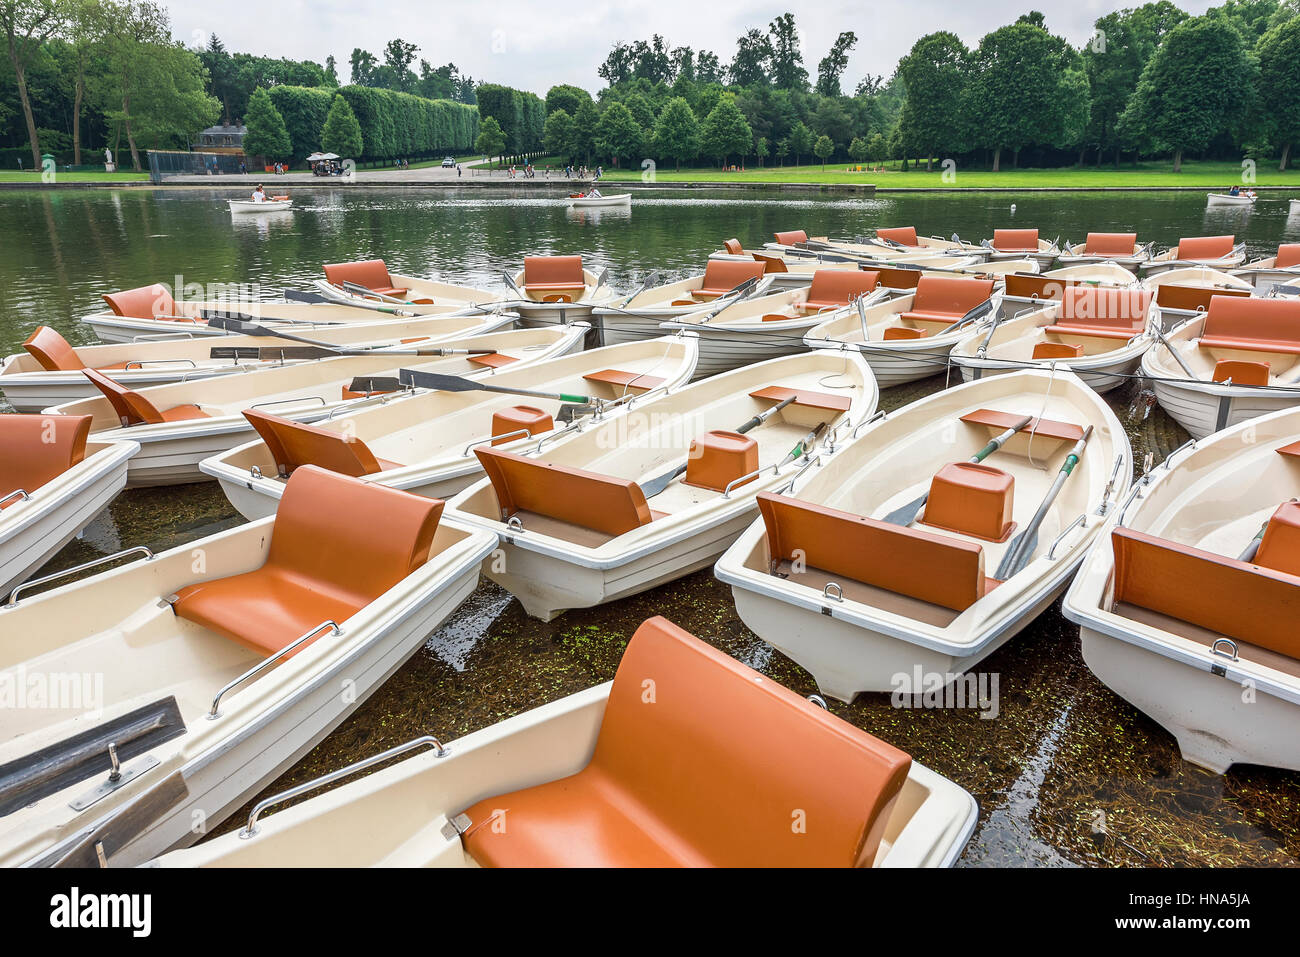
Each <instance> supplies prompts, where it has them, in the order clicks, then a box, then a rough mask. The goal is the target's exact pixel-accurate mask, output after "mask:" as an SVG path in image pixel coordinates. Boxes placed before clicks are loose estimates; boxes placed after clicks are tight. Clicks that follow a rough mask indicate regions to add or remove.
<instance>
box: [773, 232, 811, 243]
mask: <svg viewBox="0 0 1300 957" xmlns="http://www.w3.org/2000/svg"><path fill="white" fill-rule="evenodd" d="M776 242H777V245H778V246H793V245H794V244H795V243H806V242H808V234H807V233H806V232H804V231H803V230H802V229H792V230H789V231H788V232H784V233H777V234H776Z"/></svg>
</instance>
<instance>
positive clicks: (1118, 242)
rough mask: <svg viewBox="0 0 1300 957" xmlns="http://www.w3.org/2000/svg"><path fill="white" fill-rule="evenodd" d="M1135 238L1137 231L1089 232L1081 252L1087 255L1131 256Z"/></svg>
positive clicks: (1135, 243)
mask: <svg viewBox="0 0 1300 957" xmlns="http://www.w3.org/2000/svg"><path fill="white" fill-rule="evenodd" d="M1137 238H1138V236H1137V233H1089V234H1088V241H1087V242H1085V243H1084V244H1083V252H1084V254H1085V255H1088V256H1131V255H1133V248H1134V247H1135V246H1136V245H1137Z"/></svg>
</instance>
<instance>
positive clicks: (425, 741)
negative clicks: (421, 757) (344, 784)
mask: <svg viewBox="0 0 1300 957" xmlns="http://www.w3.org/2000/svg"><path fill="white" fill-rule="evenodd" d="M425 747H432V748H437V749H438V751H437V756H438V757H440V758H445V757H446V756H447V755H448V754H450V753H451V750H450V749H449V748H447V747H445V746H444V745H443V743H442V742H441V741H439V740H438V739H437V738H435V737H434V736H433V735H431V734H426V735H424V736H423V737H419V738H415V739H414V740H412V741H407V742H406V743H405V744H399V745H398V746H397V747H395V748H389V749H388V750H387V751H384V752H381V753H380V754H374V755H371V756H370V757H368V758H365V759H363V760H361V761H357V762H356V763H355V764H349V765H348V766H347V767H345V768H339V769H338V770H337V771H331V772H330V773H329V774H322V775H321V776H320V777H318V778H312V780H310V781H307V782H305V783H303V784H299V785H298V786H297V787H292V788H290V789H289V790H287V791H281V792H280V793H279V794H273V795H271V796H270V797H269V798H266V799H265V800H263V801H258V802H257V803H256V804H254V805H253V810H252V811H251V812H250V813H249V815H248V823H247V824H245V825H244V827H243V830H241V831H240V832H239V836H240V838H241V839H243V840H248V839H249V838H250V837H252V836H253V835H255V834H256V833H257V819H258V818H259V817H261V816H262V812H263V811H265V810H266V809H267V808H269V807H272V806H274V805H276V804H279V803H281V802H282V801H289V800H292V799H293V798H296V797H298V796H299V795H301V794H306V793H307V792H308V791H315V790H316V789H317V788H322V787H324V786H325V785H327V784H333V783H334V782H335V781H340V780H342V779H343V778H345V777H347V776H348V775H350V774H355V773H356V772H358V771H364V770H365V769H366V768H371V767H374V766H375V765H376V764H382V763H383V762H384V761H387V760H388V759H389V758H395V757H397V756H398V755H399V754H405V753H406V752H407V751H414V750H416V749H417V748H425Z"/></svg>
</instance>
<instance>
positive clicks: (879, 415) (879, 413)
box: [831, 409, 889, 439]
mask: <svg viewBox="0 0 1300 957" xmlns="http://www.w3.org/2000/svg"><path fill="white" fill-rule="evenodd" d="M888 416H889V413H888V412H886V411H885V410H884V409H877V410H876V411H875V412H873V413H871V417H870V418H867V419H864V420H863V421H861V422H859V423H858V424H857V425H855V426H854V427H853V431H852V432H851V433H850V435H849V438H852V439H856V438H857V437H858V430H859V429H864V428H866V427H867V426H868V425H870V424H871V423H872V422H876V421H878V420H880V419H884V418H887V417H888ZM838 429H839V426H838V425H837V426H835V428H833V429H831V435H834V434H835V433H836V431H838Z"/></svg>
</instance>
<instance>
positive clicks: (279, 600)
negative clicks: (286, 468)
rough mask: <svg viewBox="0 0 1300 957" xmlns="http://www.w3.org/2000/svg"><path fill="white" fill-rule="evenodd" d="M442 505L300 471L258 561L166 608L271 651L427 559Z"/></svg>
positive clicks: (340, 618)
mask: <svg viewBox="0 0 1300 957" xmlns="http://www.w3.org/2000/svg"><path fill="white" fill-rule="evenodd" d="M442 509H443V502H442V500H441V499H430V498H422V497H420V496H418V495H412V494H410V493H409V492H403V491H400V490H398V489H391V488H386V487H385V486H382V485H376V484H374V483H371V482H361V481H358V480H357V479H354V478H350V477H347V476H342V475H338V474H336V473H334V472H327V471H325V470H324V469H318V468H313V467H311V466H307V467H305V468H301V469H298V470H297V471H295V472H294V474H293V476H292V477H291V478H290V479H289V482H288V485H286V486H285V490H284V496H283V497H282V498H281V499H280V506H279V509H278V510H277V512H276V516H275V524H274V526H273V529H272V533H271V545H270V548H269V550H268V551H267V556H266V562H265V564H263V565H262V566H261V567H260V568H258V569H256V570H254V571H251V572H245V573H244V574H242V575H233V576H231V577H229V578H218V579H215V580H213V581H208V582H201V583H199V584H197V585H187V586H185V587H184V588H182V589H181V590H180V591H178V592H177V593H176V595H175V597H174V598H171V599H170V603H171V606H172V610H173V611H174V612H175V613H176V615H177V616H178V617H180V618H184V619H186V620H188V621H192V622H195V623H196V624H199V625H202V626H203V627H204V628H207V629H209V630H210V631H214V632H216V633H218V634H220V635H224V636H225V637H227V638H229V639H231V640H232V641H235V642H238V643H239V644H241V645H245V646H247V647H249V648H252V649H254V650H256V651H258V652H260V653H261V654H264V655H269V654H273V653H275V652H277V651H279V650H280V649H281V648H283V647H284V646H285V645H287V644H289V643H290V642H291V641H293V640H294V639H296V638H298V637H300V636H301V635H303V634H305V633H306V632H308V631H309V630H310V629H311V628H313V627H314V626H316V625H319V624H320V623H321V622H322V621H325V620H327V619H329V620H333V621H335V622H339V623H342V622H344V621H345V620H346V619H348V618H351V617H352V616H353V615H355V614H356V613H357V612H358V611H360V610H361V609H362V608H364V607H365V606H366V605H368V604H369V603H370V602H372V601H374V600H376V599H377V598H379V597H380V596H381V595H383V594H384V592H386V591H388V590H389V589H390V588H392V587H393V586H395V585H396V584H398V583H399V582H400V581H402V579H404V578H406V577H407V576H408V575H410V574H411V572H413V571H415V570H416V569H417V568H419V567H420V566H421V565H423V564H424V563H425V562H426V561H428V559H429V550H430V548H431V547H432V545H433V537H434V534H435V533H436V532H437V529H438V521H439V519H440V518H441V517H442ZM377 530H382V531H378V532H377ZM322 633H323V632H322ZM307 644H310V642H308V643H307ZM301 647H306V644H304V645H302V646H301ZM298 650H300V649H295V651H294V652H293V654H297V652H298Z"/></svg>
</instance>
